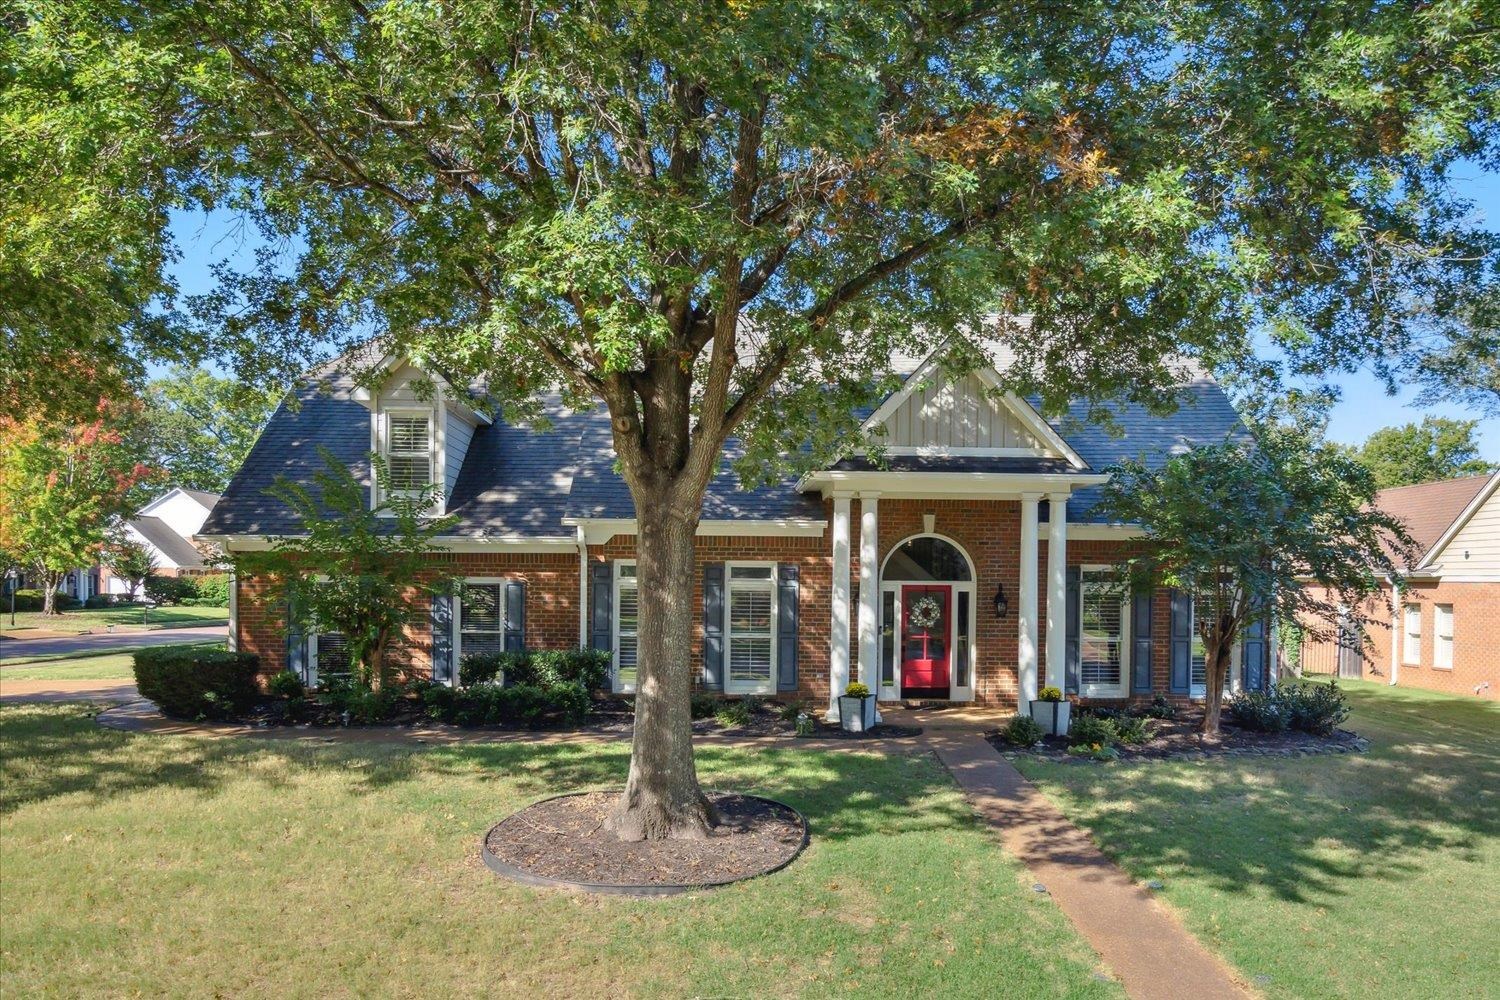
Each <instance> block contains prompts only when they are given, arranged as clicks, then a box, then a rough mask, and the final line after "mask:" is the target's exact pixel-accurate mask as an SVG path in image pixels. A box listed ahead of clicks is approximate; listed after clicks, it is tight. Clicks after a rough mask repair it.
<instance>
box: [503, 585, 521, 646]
mask: <svg viewBox="0 0 1500 1000" xmlns="http://www.w3.org/2000/svg"><path fill="white" fill-rule="evenodd" d="M525 648H526V583H525V581H523V580H512V581H510V582H509V583H507V584H506V585H505V651H506V652H507V653H519V652H521V651H523V650H524V649H525Z"/></svg>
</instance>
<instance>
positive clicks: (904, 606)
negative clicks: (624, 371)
mask: <svg viewBox="0 0 1500 1000" xmlns="http://www.w3.org/2000/svg"><path fill="white" fill-rule="evenodd" d="M385 368H386V370H387V371H388V372H389V375H388V377H386V379H385V381H384V383H383V384H382V385H381V386H380V388H379V389H377V390H373V391H372V390H366V389H360V388H356V387H355V385H354V382H353V381H352V379H350V378H349V377H347V376H344V375H340V374H338V373H337V372H333V371H331V370H330V371H329V372H326V373H324V375H323V376H321V378H320V379H318V380H317V384H314V383H313V382H309V383H308V384H307V385H304V386H302V387H301V388H300V390H299V399H300V405H299V406H295V407H287V406H285V405H283V406H282V408H280V409H279V410H278V411H277V412H276V414H275V415H274V416H273V417H272V419H271V421H270V422H269V424H268V425H267V427H266V429H265V430H264V432H263V433H262V435H261V437H260V440H259V441H258V442H257V443H256V445H255V447H254V448H253V449H252V451H251V453H250V455H249V456H248V457H247V458H246V460H245V463H244V466H243V467H242V468H241V469H240V470H239V472H238V473H237V474H236V476H235V477H234V480H233V481H232V482H231V484H230V485H229V488H228V490H227V491H226V492H225V494H224V497H223V499H222V500H221V501H220V502H219V503H218V504H217V505H216V506H215V508H214V510H213V513H212V514H211V515H210V516H209V518H208V520H207V522H206V523H205V524H204V525H203V528H202V530H201V532H200V535H199V537H200V538H202V539H205V540H212V541H213V542H215V543H217V544H219V545H222V546H224V547H225V548H226V549H229V550H237V549H244V548H251V547H257V546H265V545H267V544H269V541H270V539H272V538H274V537H275V536H278V535H287V534H293V533H295V532H296V531H297V524H296V523H295V521H294V520H293V519H292V518H291V516H290V513H289V512H288V511H287V510H285V509H284V508H282V507H281V506H280V505H279V503H278V502H276V501H274V500H272V499H270V498H269V497H267V496H266V495H265V492H264V491H265V489H266V487H268V486H270V485H271V483H272V482H273V480H274V479H275V478H276V477H277V476H279V475H284V476H287V477H289V478H292V479H294V480H302V481H307V480H309V479H310V477H311V475H312V473H314V472H315V471H317V470H318V469H319V468H321V465H322V459H321V457H320V455H319V448H320V447H321V448H327V449H328V450H330V451H331V452H332V453H333V454H334V455H335V456H336V458H337V459H338V460H339V461H341V462H344V463H347V465H348V466H349V468H350V469H351V470H352V471H353V472H354V473H355V474H356V475H357V476H360V477H363V478H364V480H365V481H369V480H370V467H369V458H368V456H369V454H370V453H371V452H375V453H378V454H380V455H382V456H383V457H384V458H385V460H386V461H387V462H388V463H389V467H390V470H391V478H392V481H393V485H394V487H395V488H402V487H407V488H415V487H418V486H421V485H425V484H427V483H433V484H436V485H437V486H439V487H440V488H441V492H442V497H441V501H440V504H439V510H437V511H435V513H441V514H448V515H452V516H453V517H455V518H456V525H455V527H454V529H453V530H452V533H451V534H450V535H449V536H447V537H445V538H444V539H443V540H442V551H441V552H440V553H438V554H435V555H434V557H433V559H434V564H435V566H436V565H438V564H441V565H442V566H443V567H444V568H446V569H447V570H449V571H452V572H454V573H455V574H456V575H459V576H461V577H462V578H463V579H464V581H465V584H464V587H463V589H462V591H461V593H460V594H459V595H458V596H456V597H442V598H437V599H435V600H434V601H433V606H432V613H431V620H430V627H424V628H421V629H417V630H414V631H413V632H411V633H409V634H408V635H407V636H406V642H405V644H404V646H405V648H404V650H402V651H400V652H399V653H398V660H399V661H400V662H403V663H404V665H405V669H407V670H408V671H409V672H410V673H412V674H414V675H417V676H420V677H430V678H431V679H432V680H434V681H437V682H439V683H448V684H452V683H456V682H457V676H458V670H457V667H458V664H459V663H460V661H461V660H462V658H463V657H464V656H466V655H469V654H471V653H475V652H489V651H494V650H497V649H522V648H531V649H545V648H564V647H569V646H574V645H579V644H582V645H591V646H593V647H595V648H598V649H604V650H608V651H610V653H611V656H612V662H613V670H612V683H613V686H614V688H615V690H616V691H617V692H620V693H630V692H631V691H633V688H634V683H635V678H636V624H637V618H636V614H637V607H638V604H637V599H636V597H637V580H636V574H635V564H634V561H633V559H634V554H635V552H634V535H633V532H634V526H635V522H634V509H633V506H632V502H631V498H630V494H629V491H628V488H627V487H626V485H625V483H624V481H623V480H622V479H621V478H620V477H619V476H618V475H617V474H616V473H615V472H614V460H615V456H614V452H613V448H612V443H611V436H610V427H609V420H608V416H607V413H606V412H605V411H604V409H603V408H602V407H600V408H599V409H598V410H595V411H590V412H584V413H575V412H569V411H566V410H564V409H563V408H562V407H561V405H560V404H559V403H558V401H556V400H549V401H547V403H546V412H547V415H548V417H549V418H550V426H548V427H546V428H544V429H529V428H526V427H521V426H515V425H512V424H509V423H507V422H506V421H504V420H503V419H501V418H500V417H498V416H497V415H495V414H492V413H486V412H481V411H479V410H475V409H473V408H472V407H470V406H469V405H467V404H466V403H464V402H461V401H460V399H459V398H458V397H459V396H460V395H461V394H458V393H454V392H452V391H451V390H450V387H448V386H447V385H446V384H445V383H444V381H443V380H442V379H441V378H437V377H433V376H430V375H428V374H427V373H423V372H420V371H418V370H416V369H415V368H413V367H412V366H411V365H409V364H408V363H406V362H404V361H401V360H399V359H395V360H392V361H391V362H390V363H388V364H387V365H386V366H385ZM419 381H420V382H421V383H422V384H424V385H425V384H426V383H429V382H430V383H432V384H433V385H434V386H435V388H434V390H433V391H432V392H421V393H419V392H417V391H415V390H414V386H415V385H417V384H418V383H419ZM998 382H999V379H998V376H997V375H996V373H995V371H994V370H992V369H984V370H979V371H976V372H974V373H973V374H971V375H969V376H967V377H964V378H961V379H957V380H948V379H946V378H945V377H944V376H943V374H942V372H941V371H940V368H939V366H938V364H937V363H936V361H935V360H934V359H933V358H928V359H926V360H924V361H923V362H921V363H919V364H917V365H915V367H914V368H912V370H910V372H909V374H907V376H906V377H905V379H904V381H903V384H902V386H901V388H900V389H899V390H898V391H896V392H895V393H893V394H892V395H891V396H890V397H889V398H887V399H885V400H884V401H883V402H882V403H881V404H880V405H879V407H878V408H876V409H875V410H874V411H873V412H872V413H870V414H869V416H868V418H867V419H866V421H865V425H866V429H867V430H868V431H871V432H873V433H877V434H880V435H882V439H883V442H884V446H885V447H884V451H885V454H884V456H883V457H882V460H881V461H878V462H877V461H875V460H872V459H871V458H870V457H867V456H866V455H864V454H863V453H861V452H859V451H857V450H856V451H853V452H851V454H850V455H849V456H848V457H847V458H845V459H843V460H841V461H839V462H837V463H835V464H834V465H832V466H831V467H829V468H826V469H819V470H816V471H814V472H811V473H809V474H807V475H805V476H803V477H801V478H800V479H798V480H796V481H790V480H789V481H785V482H782V483H779V484H776V485H774V486H765V487H758V488H754V489H748V490H747V489H742V488H740V485H739V482H738V479H737V478H736V476H735V475H734V473H733V472H732V471H731V469H730V468H729V463H730V462H731V461H732V460H733V458H734V457H735V449H736V446H735V444H734V443H733V442H731V443H730V445H729V446H728V447H727V448H726V453H725V457H724V463H723V465H722V466H721V469H720V472H719V474H718V475H717V477H716V478H715V479H714V481H713V482H712V484H711V485H710V487H709V489H708V492H707V495H706V497H705V499H704V503H703V513H702V520H701V522H700V525H699V529H698V533H699V539H698V545H697V561H698V568H697V573H696V574H695V593H694V601H695V607H699V608H701V609H702V617H701V623H700V625H699V627H698V630H697V635H696V641H695V649H694V651H693V656H694V668H695V672H696V676H697V682H698V684H699V685H700V686H701V687H702V688H704V689H708V690H714V691H722V692H724V693H725V694H727V695H766V696H779V697H782V698H797V699H801V700H803V701H806V702H809V703H816V704H819V705H828V706H829V708H830V711H832V710H833V705H832V699H833V698H834V697H835V696H836V695H838V694H840V693H842V692H843V690H844V689H845V687H846V686H847V685H848V683H849V682H850V681H851V680H856V679H858V680H863V681H864V682H865V683H867V684H868V685H869V686H870V687H871V689H873V690H877V691H878V693H879V697H880V699H881V700H883V701H895V700H899V699H913V698H915V699H923V700H945V701H953V702H977V703H980V704H983V705H988V706H996V707H1014V706H1016V705H1017V704H1018V702H1019V701H1024V700H1026V699H1029V698H1032V697H1034V696H1035V695H1036V692H1037V691H1038V689H1039V688H1040V687H1041V686H1043V685H1053V686H1056V687H1059V688H1064V689H1065V690H1066V691H1068V692H1069V693H1070V695H1074V696H1076V697H1078V698H1081V699H1088V700H1109V701H1123V700H1129V699H1136V698H1142V697H1147V698H1149V697H1151V696H1153V695H1156V694H1166V695H1169V696H1171V697H1175V698H1180V699H1188V698H1191V697H1194V696H1201V695H1202V691H1203V682H1204V673H1203V667H1204V657H1203V648H1202V643H1201V641H1200V640H1199V639H1198V638H1197V630H1196V629H1195V628H1194V623H1193V613H1194V609H1193V607H1192V602H1191V601H1190V600H1188V599H1187V598H1186V597H1185V595H1179V594H1173V593H1169V592H1167V591H1160V592H1158V593H1154V594H1137V595H1132V596H1131V597H1129V598H1128V599H1126V600H1120V599H1119V597H1118V595H1112V594H1110V593H1109V591H1108V588H1107V587H1106V585H1105V581H1106V578H1107V575H1108V573H1109V570H1110V567H1111V566H1112V565H1113V564H1114V563H1116V562H1118V561H1119V560H1120V559H1122V558H1123V557H1124V556H1125V554H1126V553H1127V552H1128V551H1129V548H1130V546H1132V545H1134V544H1139V543H1138V541H1137V539H1138V538H1139V537H1140V533H1139V531H1138V530H1136V529H1134V528H1133V527H1131V526H1129V525H1118V524H1105V523H1101V522H1100V520H1099V519H1098V518H1096V517H1094V516H1093V515H1092V511H1093V510H1094V506H1095V503H1096V502H1097V498H1098V487H1099V486H1100V484H1102V483H1103V482H1105V480H1106V475H1105V474H1104V473H1103V472H1102V471H1101V470H1102V469H1104V468H1105V467H1107V466H1108V465H1109V464H1110V463H1112V462H1114V461H1117V460H1119V459H1122V458H1125V457H1136V456H1142V457H1144V458H1146V459H1147V460H1148V461H1150V460H1156V461H1164V460H1165V459H1166V458H1167V457H1168V456H1169V455H1170V454H1171V453H1172V452H1173V450H1174V449H1181V448H1186V447H1191V446H1193V445H1195V444H1199V443H1206V442H1210V441H1219V440H1222V439H1223V438H1224V437H1225V435H1227V434H1229V433H1232V432H1233V430H1234V428H1235V426H1236V424H1237V421H1238V418H1237V416H1236V414H1235V411H1234V409H1233V407H1232V406H1231V405H1230V403H1229V401H1228V399H1227V398H1226V397H1225V395H1224V393H1223V391H1222V390H1221V389H1220V388H1219V386H1218V385H1217V384H1215V383H1214V382H1213V381H1212V380H1210V379H1208V378H1205V377H1198V378H1194V379H1192V380H1190V381H1188V382H1187V383H1186V384H1184V385H1183V386H1182V387H1181V390H1180V403H1181V405H1180V406H1179V408H1178V409H1177V411H1176V412H1175V413H1173V414H1171V415H1168V416H1158V415H1152V414H1149V413H1148V412H1147V411H1146V410H1145V409H1144V408H1142V407H1138V406H1132V405H1122V406H1119V407H1117V408H1116V409H1115V410H1114V420H1115V424H1116V428H1117V430H1118V433H1110V432H1108V431H1106V429H1105V428H1102V427H1099V426H1096V425H1091V424H1089V423H1087V422H1086V421H1084V420H1083V414H1084V413H1085V409H1084V408H1083V407H1082V406H1081V405H1080V406H1078V407H1075V412H1074V413H1073V414H1070V415H1068V416H1065V417H1064V418H1062V419H1060V420H1047V419H1044V418H1043V417H1042V416H1041V414H1040V413H1038V411H1037V410H1036V409H1035V408H1034V407H1033V406H1032V405H1031V404H1030V403H1029V402H1028V401H1026V400H1025V399H1021V398H1019V397H1016V396H1014V395H1007V394H1004V393H1001V392H1000V391H999V389H998V388H997V387H998ZM374 488H375V487H374V486H373V485H372V486H371V489H372V491H373V490H374ZM372 502H374V497H373V493H372ZM233 590H234V601H233V606H232V609H231V615H232V622H231V626H230V628H231V637H232V641H233V642H234V643H235V644H236V645H237V646H238V647H239V648H242V649H246V650H249V651H253V652H255V653H258V654H259V655H260V656H261V657H262V662H263V663H264V664H265V668H266V670H267V671H279V670H281V669H282V668H283V667H286V668H290V669H292V670H294V671H297V672H299V673H301V674H303V676H304V677H305V678H306V679H307V680H309V681H316V679H317V677H318V675H319V672H320V667H321V668H324V672H326V666H327V663H328V660H329V655H330V650H332V649H339V648H341V645H342V640H341V638H340V637H339V636H334V635H321V636H319V635H303V634H301V633H300V632H299V631H298V629H297V627H296V625H295V623H292V624H291V625H290V627H288V623H287V618H288V615H287V613H286V612H287V609H286V605H285V599H284V597H283V595H281V594H278V593H276V592H273V590H272V588H271V587H270V586H269V585H268V584H267V582H266V581H262V580H256V579H242V580H238V581H236V584H235V586H234V588H233ZM1268 634H1269V632H1268V630H1267V628H1266V627H1265V625H1264V624H1261V625H1257V626H1256V627H1254V628H1253V629H1252V630H1251V632H1250V634H1248V635H1247V636H1246V638H1245V641H1244V642H1243V643H1242V644H1241V646H1240V647H1239V648H1238V649H1236V650H1235V652H1234V660H1233V665H1232V671H1231V678H1230V687H1231V689H1233V688H1238V687H1242V686H1243V687H1251V688H1261V687H1264V686H1265V685H1266V684H1268V683H1269V682H1270V681H1271V679H1272V678H1271V674H1272V672H1273V670H1274V665H1273V659H1274V658H1273V657H1272V656H1270V655H1269V653H1270V650H1269V644H1268V638H1267V636H1268ZM320 661H322V662H321V663H320Z"/></svg>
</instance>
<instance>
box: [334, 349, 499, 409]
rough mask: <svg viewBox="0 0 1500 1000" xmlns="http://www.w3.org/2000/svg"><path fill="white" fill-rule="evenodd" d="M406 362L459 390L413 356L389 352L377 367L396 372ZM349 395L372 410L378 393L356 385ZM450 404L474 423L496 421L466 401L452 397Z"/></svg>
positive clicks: (441, 383) (435, 380) (439, 383)
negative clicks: (418, 363) (416, 360)
mask: <svg viewBox="0 0 1500 1000" xmlns="http://www.w3.org/2000/svg"><path fill="white" fill-rule="evenodd" d="M405 364H410V365H411V366H412V367H413V368H416V369H418V370H419V371H422V372H425V373H426V374H427V377H428V378H431V379H432V380H433V381H434V382H436V383H438V385H439V386H446V387H448V388H449V389H454V390H455V391H457V388H456V387H455V386H454V385H453V383H452V382H449V381H448V380H447V379H445V378H444V377H443V376H441V375H439V374H438V373H437V372H432V371H428V370H427V369H426V368H423V367H421V366H420V365H417V364H413V363H412V360H411V358H409V357H406V356H404V355H399V354H387V355H385V356H384V357H382V358H381V359H380V363H379V364H377V365H376V366H375V367H376V368H378V369H383V370H384V371H386V372H394V371H396V370H397V369H399V368H400V367H401V366H402V365H405ZM349 397H350V398H351V399H353V400H354V401H355V402H357V403H363V404H364V405H365V406H366V407H368V408H370V409H372V410H373V409H374V408H375V402H376V393H374V392H371V391H370V390H369V389H368V388H366V387H365V386H362V385H358V386H355V387H354V391H353V392H351V393H350V394H349ZM448 405H449V407H450V408H452V409H454V410H457V411H458V413H459V415H460V416H464V417H467V418H468V419H469V420H470V421H471V422H472V423H475V424H485V425H488V424H491V423H494V418H492V417H491V416H490V415H489V414H487V413H485V412H484V411H483V410H476V409H474V408H473V407H471V406H469V405H468V404H467V403H464V402H462V401H460V400H455V399H450V400H449V401H448Z"/></svg>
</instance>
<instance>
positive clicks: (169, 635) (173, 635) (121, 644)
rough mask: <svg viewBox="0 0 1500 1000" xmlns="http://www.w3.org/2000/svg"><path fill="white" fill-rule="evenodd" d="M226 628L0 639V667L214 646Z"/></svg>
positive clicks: (164, 629)
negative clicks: (163, 648) (188, 645)
mask: <svg viewBox="0 0 1500 1000" xmlns="http://www.w3.org/2000/svg"><path fill="white" fill-rule="evenodd" d="M228 634H229V628H228V626H225V625H197V626H192V627H188V628H163V629H156V630H155V631H152V632H114V633H109V632H100V633H96V634H92V635H69V636H59V637H56V638H52V639H0V667H3V666H4V665H5V662H6V661H7V660H29V659H32V658H33V657H37V656H54V655H58V654H71V653H105V652H111V651H113V650H120V649H139V648H141V647H142V646H168V645H171V644H173V643H178V642H215V641H220V640H223V639H224V638H226V637H227V636H228Z"/></svg>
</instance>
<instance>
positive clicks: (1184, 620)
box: [1171, 590, 1193, 694]
mask: <svg viewBox="0 0 1500 1000" xmlns="http://www.w3.org/2000/svg"><path fill="white" fill-rule="evenodd" d="M1171 633H1172V636H1171V642H1172V676H1171V690H1172V693H1173V694H1187V693H1188V691H1189V689H1190V686H1191V684H1192V677H1193V672H1192V661H1193V598H1192V597H1191V596H1190V595H1188V594H1184V593H1183V592H1182V591H1180V590H1174V591H1172V623H1171Z"/></svg>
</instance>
